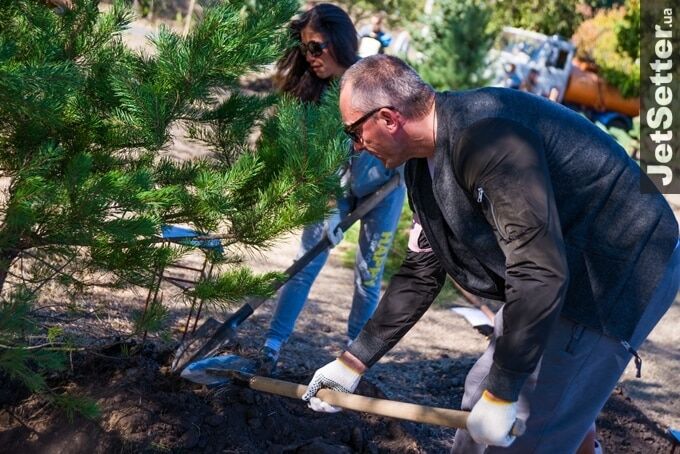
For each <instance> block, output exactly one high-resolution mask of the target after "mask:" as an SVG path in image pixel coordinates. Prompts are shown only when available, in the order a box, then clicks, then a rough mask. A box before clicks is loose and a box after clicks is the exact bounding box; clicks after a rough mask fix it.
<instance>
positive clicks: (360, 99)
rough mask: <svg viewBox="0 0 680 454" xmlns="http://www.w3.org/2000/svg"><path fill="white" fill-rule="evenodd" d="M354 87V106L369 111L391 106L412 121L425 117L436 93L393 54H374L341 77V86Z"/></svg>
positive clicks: (359, 109)
mask: <svg viewBox="0 0 680 454" xmlns="http://www.w3.org/2000/svg"><path fill="white" fill-rule="evenodd" d="M348 84H349V86H351V87H352V100H351V106H352V108H353V109H355V110H358V111H360V112H369V111H371V110H372V109H377V108H378V107H382V106H392V107H394V108H395V109H397V110H398V111H399V112H400V113H401V114H402V115H404V116H405V117H406V118H409V119H418V118H422V117H423V116H424V115H426V114H427V113H428V112H429V110H430V108H431V107H432V95H433V94H434V90H433V89H432V87H431V86H430V85H429V84H427V83H425V82H424V81H423V79H421V78H420V76H419V75H418V73H417V72H415V70H414V69H413V68H411V67H410V66H409V65H407V64H406V63H405V62H404V61H402V60H400V59H399V58H396V57H393V56H391V55H371V56H370V57H366V58H363V59H361V60H359V61H358V62H357V63H355V64H354V65H352V66H351V67H350V68H349V69H348V70H347V71H345V74H344V75H343V76H342V80H341V82H340V86H341V87H345V86H347V85H348Z"/></svg>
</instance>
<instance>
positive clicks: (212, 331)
mask: <svg viewBox="0 0 680 454" xmlns="http://www.w3.org/2000/svg"><path fill="white" fill-rule="evenodd" d="M400 178H401V177H400V175H399V174H398V173H397V174H395V175H394V176H393V177H392V178H391V179H390V180H389V181H388V182H387V183H385V184H384V185H383V186H382V187H381V188H380V189H378V190H377V191H375V192H374V193H373V194H372V195H371V196H370V197H369V198H367V199H366V200H364V201H363V202H361V203H360V204H359V206H357V207H356V209H355V210H354V211H352V212H351V213H350V214H348V215H347V216H346V217H344V218H343V219H342V220H341V221H340V223H339V224H338V227H339V228H340V229H342V231H343V232H345V231H347V229H349V228H350V227H351V226H352V225H353V224H354V223H355V222H356V221H358V220H359V219H361V218H362V217H363V216H364V215H365V214H366V213H368V212H369V211H371V210H372V209H373V208H375V206H376V205H378V204H379V203H380V202H381V201H382V200H383V199H384V198H385V197H387V195H388V194H390V193H391V192H392V191H393V190H394V189H395V188H396V187H397V186H399V180H400ZM332 246H333V243H332V242H331V240H330V239H329V238H328V237H327V236H324V238H322V239H321V241H319V243H318V244H317V245H316V246H314V247H313V248H312V249H310V250H309V251H308V252H307V253H306V254H305V255H303V256H302V257H300V258H299V259H298V260H296V261H295V262H294V263H293V264H292V265H291V266H290V267H289V268H288V269H287V270H286V271H285V274H286V278H285V280H283V281H280V282H278V283H277V284H275V285H274V290H278V289H279V288H281V287H282V286H283V285H284V284H285V283H286V282H288V280H290V278H292V277H293V276H295V275H296V274H297V273H299V272H300V271H302V269H303V268H304V267H305V266H307V264H309V262H311V261H312V260H313V259H314V258H315V257H316V256H318V255H319V254H320V253H321V252H323V251H325V250H326V249H328V248H330V247H332ZM267 299H268V298H249V299H248V300H247V301H246V303H245V304H244V305H243V306H241V307H240V308H239V309H238V310H237V311H236V312H235V313H234V314H232V315H231V317H229V318H228V319H227V320H225V321H224V322H219V321H217V320H215V319H214V318H212V317H211V318H209V319H208V320H206V322H205V323H204V324H203V325H201V326H200V327H199V328H198V329H197V330H196V332H195V333H194V335H193V336H192V337H191V338H190V339H188V340H185V341H184V342H182V343H181V344H180V346H179V347H178V348H177V350H176V352H175V358H174V360H173V361H172V365H171V366H170V369H171V371H172V372H174V373H177V372H181V371H182V370H183V369H184V368H185V367H186V366H187V365H188V364H190V363H192V362H193V361H196V360H200V359H203V358H207V357H210V356H215V355H216V354H217V352H218V351H219V349H220V348H221V347H222V346H223V345H224V344H226V343H227V342H228V341H229V340H231V339H232V338H233V337H234V336H235V334H236V330H237V329H238V327H239V326H240V325H241V323H243V322H244V321H245V320H246V319H247V318H248V317H250V315H251V314H252V313H253V312H255V309H257V308H258V307H260V306H261V305H262V303H264V302H265V301H267Z"/></svg>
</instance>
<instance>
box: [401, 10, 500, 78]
mask: <svg viewBox="0 0 680 454" xmlns="http://www.w3.org/2000/svg"><path fill="white" fill-rule="evenodd" d="M490 18H491V10H490V9H489V8H488V7H487V6H486V5H485V3H484V2H482V1H480V0H449V1H441V2H437V3H436V4H435V5H434V10H433V11H432V14H429V15H427V16H423V17H421V21H422V23H423V24H424V25H425V30H426V32H425V33H422V32H420V31H414V32H413V33H412V34H411V35H412V36H413V47H414V48H415V49H417V50H418V52H419V54H420V55H419V57H418V58H417V59H416V60H415V61H413V62H412V63H413V65H414V66H415V68H416V69H417V70H418V72H419V73H420V75H421V76H422V77H423V79H424V80H425V81H427V82H428V83H430V84H431V85H432V86H433V87H435V88H436V89H439V90H449V89H455V90H462V89H466V88H473V87H480V86H482V85H484V84H485V83H486V81H485V80H484V78H483V76H482V72H483V70H484V67H485V61H486V57H487V53H488V51H489V49H490V48H491V45H492V43H493V40H494V34H493V33H492V32H491V31H490V30H489V27H488V25H489V20H490Z"/></svg>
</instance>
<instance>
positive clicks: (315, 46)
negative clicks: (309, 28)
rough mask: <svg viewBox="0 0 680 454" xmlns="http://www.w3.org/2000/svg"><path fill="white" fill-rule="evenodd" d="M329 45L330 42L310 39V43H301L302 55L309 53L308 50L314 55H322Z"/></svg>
mask: <svg viewBox="0 0 680 454" xmlns="http://www.w3.org/2000/svg"><path fill="white" fill-rule="evenodd" d="M327 47H328V42H323V43H320V42H317V41H310V42H308V43H300V51H301V52H302V55H307V52H309V53H310V54H312V56H313V57H320V56H321V54H323V50H324V49H325V48H327Z"/></svg>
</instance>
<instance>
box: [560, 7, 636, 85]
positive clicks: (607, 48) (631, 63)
mask: <svg viewBox="0 0 680 454" xmlns="http://www.w3.org/2000/svg"><path fill="white" fill-rule="evenodd" d="M636 3H637V2H634V1H633V2H631V3H629V4H628V10H627V9H626V7H617V8H613V9H602V10H599V11H598V12H597V14H595V17H593V18H592V19H588V20H586V21H585V22H583V23H582V24H581V25H580V26H579V28H578V30H577V31H576V33H575V34H574V37H573V38H572V41H573V43H574V44H575V45H576V47H577V56H578V57H579V58H581V59H582V60H584V61H589V62H593V63H594V64H595V65H596V67H597V71H598V73H600V74H601V75H602V77H603V78H604V79H605V80H606V81H607V82H608V83H610V84H611V85H613V86H614V87H616V88H618V89H619V91H621V94H622V95H623V96H626V97H631V96H639V94H640V60H639V58H638V57H639V52H640V50H639V45H640V44H639V26H640V22H639V17H640V16H639V4H637V14H636V12H635V11H636ZM636 17H637V19H635V18H636ZM636 21H637V22H636ZM636 34H637V36H638V40H637V45H636V43H635V35H636ZM620 39H623V41H620Z"/></svg>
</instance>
